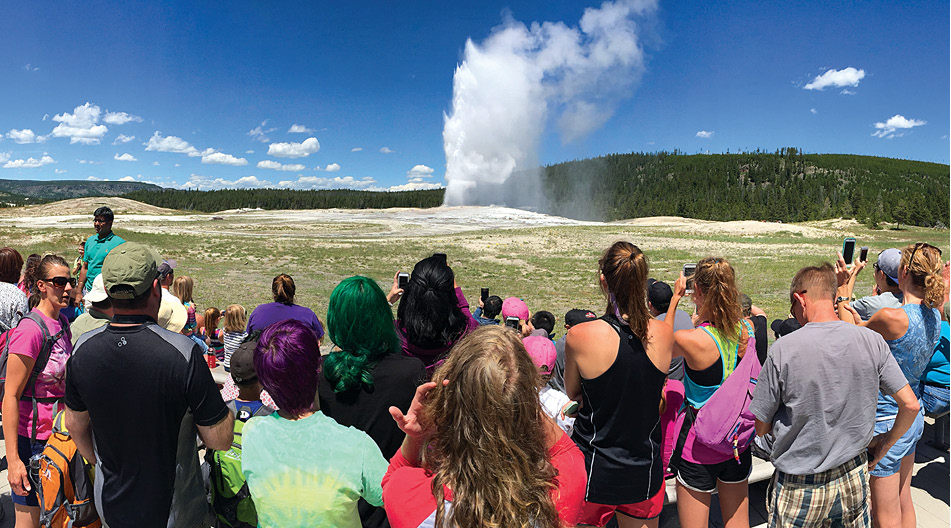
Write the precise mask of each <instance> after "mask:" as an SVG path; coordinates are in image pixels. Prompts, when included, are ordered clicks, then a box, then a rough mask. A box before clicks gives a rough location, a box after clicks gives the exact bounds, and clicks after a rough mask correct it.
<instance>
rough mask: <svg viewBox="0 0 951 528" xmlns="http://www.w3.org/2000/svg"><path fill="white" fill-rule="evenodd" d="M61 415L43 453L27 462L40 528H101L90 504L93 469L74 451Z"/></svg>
mask: <svg viewBox="0 0 951 528" xmlns="http://www.w3.org/2000/svg"><path fill="white" fill-rule="evenodd" d="M63 422H64V413H63V411H60V412H59V413H58V414H57V415H56V417H55V418H54V419H53V433H52V434H51V435H50V438H49V440H48V441H47V443H46V447H45V448H43V452H42V453H40V454H38V455H33V457H32V458H30V472H29V473H30V481H31V482H32V483H33V486H34V488H35V489H36V495H37V499H38V500H39V503H40V526H41V527H42V528H72V527H74V526H77V527H79V526H89V527H91V528H100V527H101V526H102V522H100V520H99V514H98V513H97V512H96V505H95V504H94V503H93V479H92V475H93V473H94V468H93V467H92V465H91V464H90V463H89V462H86V459H85V458H83V456H82V455H81V454H79V451H78V450H77V449H76V443H75V442H73V439H72V438H71V437H70V436H69V431H67V430H66V426H65V425H64V423H63Z"/></svg>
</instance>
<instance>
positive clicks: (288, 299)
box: [271, 273, 297, 304]
mask: <svg viewBox="0 0 951 528" xmlns="http://www.w3.org/2000/svg"><path fill="white" fill-rule="evenodd" d="M296 292H297V286H295V285H294V279H292V278H291V276H290V275H288V274H286V273H281V274H280V275H278V276H276V277H274V280H273V281H271V293H273V294H274V302H279V303H281V304H294V293H296Z"/></svg>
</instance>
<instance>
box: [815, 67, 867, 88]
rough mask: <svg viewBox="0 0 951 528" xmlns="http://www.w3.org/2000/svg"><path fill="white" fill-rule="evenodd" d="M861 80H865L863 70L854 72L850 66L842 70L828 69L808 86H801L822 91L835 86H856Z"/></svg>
mask: <svg viewBox="0 0 951 528" xmlns="http://www.w3.org/2000/svg"><path fill="white" fill-rule="evenodd" d="M863 78H865V70H856V69H855V68H853V67H851V66H850V67H848V68H845V69H844V70H833V69H830V70H827V71H826V72H825V73H823V74H822V75H819V76H817V77H816V78H815V79H813V80H812V82H810V83H809V84H807V85H805V86H803V89H806V90H824V89H826V88H828V87H829V86H835V87H836V88H841V87H843V86H858V85H859V82H860V81H861V80H862V79H863Z"/></svg>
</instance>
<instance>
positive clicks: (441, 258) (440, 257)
mask: <svg viewBox="0 0 951 528" xmlns="http://www.w3.org/2000/svg"><path fill="white" fill-rule="evenodd" d="M433 256H434V257H436V258H438V259H439V260H440V261H441V262H442V263H443V264H445V263H446V254H445V253H433Z"/></svg>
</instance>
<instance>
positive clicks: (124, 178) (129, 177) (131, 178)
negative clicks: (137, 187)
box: [119, 175, 141, 182]
mask: <svg viewBox="0 0 951 528" xmlns="http://www.w3.org/2000/svg"><path fill="white" fill-rule="evenodd" d="M140 176H141V175H140ZM119 181H124V182H130V181H135V178H133V177H132V176H123V177H121V178H119Z"/></svg>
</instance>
